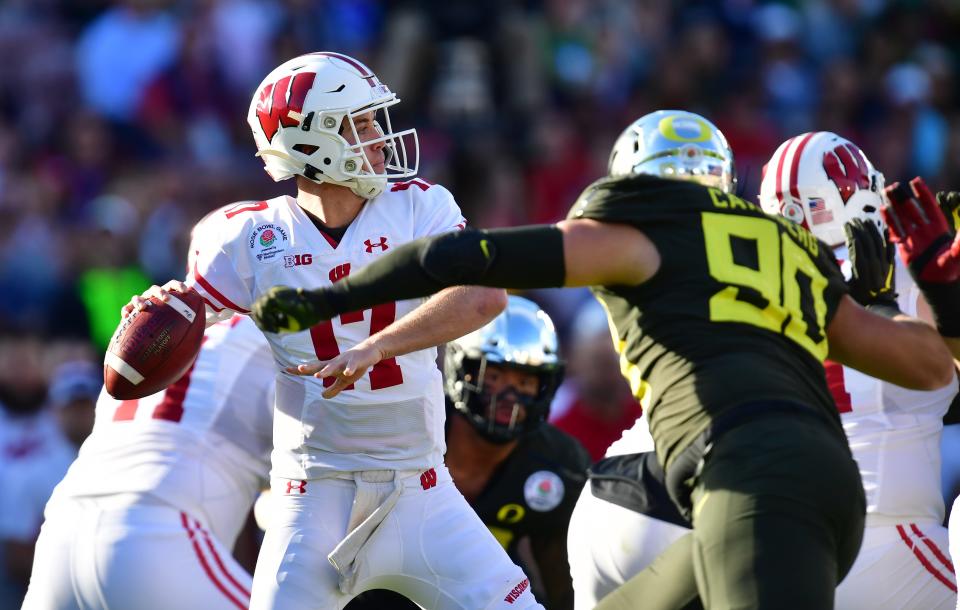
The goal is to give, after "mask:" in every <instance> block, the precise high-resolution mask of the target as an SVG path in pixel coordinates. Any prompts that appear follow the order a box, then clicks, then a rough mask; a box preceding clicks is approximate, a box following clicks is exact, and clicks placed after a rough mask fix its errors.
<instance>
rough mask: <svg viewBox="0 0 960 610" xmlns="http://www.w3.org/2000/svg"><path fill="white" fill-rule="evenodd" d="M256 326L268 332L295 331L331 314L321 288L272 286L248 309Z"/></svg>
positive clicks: (333, 314)
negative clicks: (305, 288)
mask: <svg viewBox="0 0 960 610" xmlns="http://www.w3.org/2000/svg"><path fill="white" fill-rule="evenodd" d="M251 315H252V316H253V321H254V322H256V324H257V326H258V327H259V328H260V330H263V331H265V332H270V333H295V332H299V331H301V330H306V329H308V328H310V327H311V326H314V325H316V324H318V323H320V322H325V321H326V320H329V319H331V318H333V317H334V316H335V315H336V314H335V313H333V312H332V311H331V310H330V307H329V306H327V304H326V301H325V299H324V291H323V289H320V290H304V289H303V288H288V287H287V286H274V287H273V288H271V289H270V290H268V291H267V292H266V294H264V295H263V296H261V297H260V298H259V299H257V300H256V301H255V302H254V304H253V309H252V310H251Z"/></svg>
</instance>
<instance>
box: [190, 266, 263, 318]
mask: <svg viewBox="0 0 960 610" xmlns="http://www.w3.org/2000/svg"><path fill="white" fill-rule="evenodd" d="M193 277H194V278H196V280H197V283H198V284H200V286H201V287H203V289H204V290H206V291H207V292H209V293H210V296H212V297H213V298H215V299H216V300H218V301H220V303H221V304H222V305H226V306H227V307H229V308H230V309H232V310H234V311H236V312H238V313H250V310H249V309H244V308H243V307H240V306H239V305H237V304H236V303H234V302H233V301H231V300H230V299H228V298H227V297H225V296H223V293H221V292H220V291H219V290H217V289H216V288H214V287H213V286H212V285H211V284H210V282H208V281H207V280H205V279H204V278H203V276H202V275H200V272H199V271H197V266H196V264H194V266H193ZM207 302H208V303H209V302H210V301H207ZM214 309H216V307H214Z"/></svg>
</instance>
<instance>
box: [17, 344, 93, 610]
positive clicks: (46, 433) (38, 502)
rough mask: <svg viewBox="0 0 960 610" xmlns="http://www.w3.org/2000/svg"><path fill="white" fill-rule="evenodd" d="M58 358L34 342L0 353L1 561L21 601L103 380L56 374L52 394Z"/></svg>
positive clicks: (87, 368) (86, 373)
mask: <svg viewBox="0 0 960 610" xmlns="http://www.w3.org/2000/svg"><path fill="white" fill-rule="evenodd" d="M54 352H55V350H53V349H52V348H51V346H49V345H44V344H42V343H41V342H40V341H38V340H36V339H29V338H28V339H20V340H16V341H13V340H8V341H7V342H5V343H4V344H3V345H2V347H0V401H2V411H0V489H3V490H4V492H3V493H2V494H0V556H2V558H3V566H2V570H3V575H4V579H5V580H7V582H9V583H12V585H13V587H12V588H13V590H14V593H13V595H14V596H21V597H22V595H23V593H24V592H25V591H26V585H27V582H28V580H29V578H30V568H31V565H32V563H33V545H34V543H35V542H36V539H37V535H38V534H39V533H40V524H41V523H42V522H43V508H44V505H45V504H46V502H47V499H48V498H49V497H50V494H51V493H52V492H53V488H54V487H55V486H56V484H57V483H59V482H60V479H61V478H63V475H64V474H65V473H66V471H67V468H68V467H69V466H70V464H71V462H73V460H74V458H75V457H76V455H77V449H78V447H79V442H82V441H83V439H84V438H86V435H87V434H89V432H90V430H91V428H92V422H93V408H94V403H95V401H96V396H97V393H98V392H99V389H100V387H99V385H98V384H100V383H101V381H100V380H101V378H102V373H101V372H100V369H99V367H97V366H96V365H93V364H91V363H89V362H87V363H84V365H83V366H81V365H76V366H71V367H67V368H56V369H54V372H53V375H52V377H51V378H52V379H53V380H54V382H55V383H54V386H53V387H51V391H50V392H49V393H48V391H47V374H48V373H47V367H48V366H49V365H50V361H49V356H50V355H51V354H53V353H54ZM78 367H79V368H78ZM45 401H46V402H45ZM51 401H53V402H51ZM60 408H63V409H68V410H69V411H65V412H63V413H58V412H57V411H58V410H59V409H60ZM64 424H66V426H64ZM67 434H69V435H70V436H71V438H70V439H68V438H67ZM17 606H19V601H18V600H17V603H16V605H13V606H9V605H5V606H4V607H17Z"/></svg>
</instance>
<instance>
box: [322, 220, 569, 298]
mask: <svg viewBox="0 0 960 610" xmlns="http://www.w3.org/2000/svg"><path fill="white" fill-rule="evenodd" d="M565 277H566V268H565V265H564V261H563V234H562V233H561V232H560V229H558V228H557V227H556V226H554V225H537V226H526V227H515V228H509V229H492V230H489V231H478V230H476V229H466V230H464V231H457V232H452V233H444V234H443V235H438V236H435V237H429V238H423V239H418V240H416V241H412V242H410V243H408V244H404V245H403V246H400V247H399V248H397V249H396V250H394V251H393V252H390V253H388V254H386V255H384V256H381V257H379V258H378V259H377V260H376V261H374V262H373V263H371V264H369V265H367V266H366V267H364V268H363V269H361V270H360V271H358V272H356V273H353V274H351V275H350V276H349V277H347V278H345V279H343V280H341V281H339V282H337V283H336V284H334V285H333V286H332V287H330V288H326V289H322V290H321V291H319V293H315V294H316V295H317V298H318V299H322V300H324V301H325V305H326V306H327V307H331V308H332V310H333V312H334V313H335V314H340V313H344V312H348V311H357V310H360V309H367V308H370V307H372V306H374V305H378V304H380V303H384V302H387V301H397V300H402V299H412V298H417V297H424V296H428V295H431V294H434V293H436V292H439V291H440V290H442V289H444V288H447V287H448V286H459V285H474V286H492V287H497V288H551V287H558V286H563V282H564V278H565Z"/></svg>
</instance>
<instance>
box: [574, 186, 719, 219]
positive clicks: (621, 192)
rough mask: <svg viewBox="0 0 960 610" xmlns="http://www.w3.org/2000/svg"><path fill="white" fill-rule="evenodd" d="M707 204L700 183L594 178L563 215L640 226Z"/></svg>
mask: <svg viewBox="0 0 960 610" xmlns="http://www.w3.org/2000/svg"><path fill="white" fill-rule="evenodd" d="M717 193H720V191H717ZM723 196H724V197H727V196H726V195H723ZM710 207H713V205H712V202H711V195H710V189H708V188H707V187H705V186H703V185H700V184H697V183H694V182H689V181H685V180H669V179H666V178H660V177H657V176H646V175H640V176H630V177H626V178H602V179H600V180H597V181H596V182H594V183H593V184H591V185H590V186H588V187H587V188H586V189H585V190H584V191H583V193H582V194H581V195H580V197H579V198H578V199H577V201H576V203H574V204H573V207H572V208H571V209H570V212H569V214H567V218H568V219H577V218H589V219H593V220H601V221H603V220H606V221H610V222H622V223H627V224H633V225H642V224H644V223H650V222H657V221H660V220H668V219H675V218H677V216H679V215H682V214H687V213H690V212H691V211H696V210H704V209H708V208H710Z"/></svg>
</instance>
